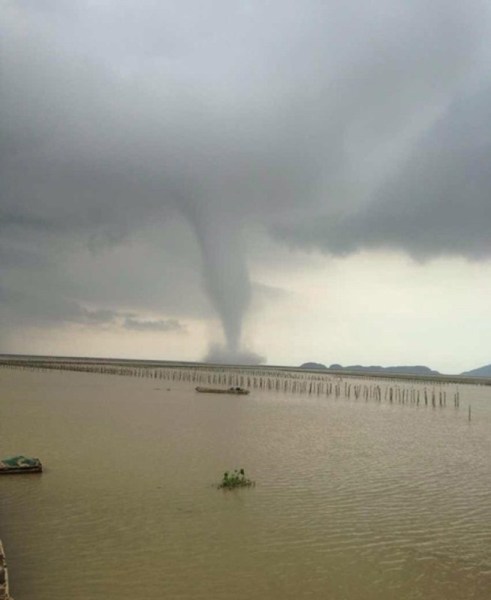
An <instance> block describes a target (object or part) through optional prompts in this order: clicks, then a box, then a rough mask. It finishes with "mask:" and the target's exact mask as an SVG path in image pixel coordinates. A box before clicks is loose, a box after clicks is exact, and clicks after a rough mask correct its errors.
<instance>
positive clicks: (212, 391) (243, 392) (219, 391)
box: [196, 386, 249, 396]
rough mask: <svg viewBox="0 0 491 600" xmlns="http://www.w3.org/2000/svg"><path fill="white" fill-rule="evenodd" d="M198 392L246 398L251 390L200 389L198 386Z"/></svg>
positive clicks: (237, 388) (230, 388)
mask: <svg viewBox="0 0 491 600" xmlns="http://www.w3.org/2000/svg"><path fill="white" fill-rule="evenodd" d="M196 391H197V392H201V393H202V394H236V395H239V396H245V395H246V394H249V390H245V389H244V388H241V387H229V388H226V389H224V388H207V387H200V386H198V387H197V388H196Z"/></svg>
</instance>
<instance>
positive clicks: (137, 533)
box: [0, 369, 491, 600]
mask: <svg viewBox="0 0 491 600" xmlns="http://www.w3.org/2000/svg"><path fill="white" fill-rule="evenodd" d="M0 386H1V395H0V435H1V437H0V454H1V455H2V456H3V455H8V454H12V453H24V454H31V455H34V456H39V457H40V458H41V459H42V460H43V462H44V464H45V467H46V470H45V472H44V473H43V474H42V475H26V476H17V477H14V476H10V477H2V478H0V537H1V538H2V539H3V542H4V545H5V549H6V552H7V556H8V560H9V567H10V577H11V588H12V589H11V591H12V594H13V596H14V597H15V599H16V600H48V599H49V600H66V599H67V598H70V599H71V600H87V599H90V600H99V599H100V600H116V599H117V600H125V599H128V600H130V599H132V600H134V599H135V598H138V599H142V600H161V599H164V598H170V599H176V600H178V599H196V600H198V599H207V600H208V599H210V600H211V599H214V600H215V599H237V600H242V599H244V600H245V599H247V600H251V599H253V600H254V599H258V600H259V599H261V600H264V599H281V600H285V599H296V600H297V599H304V598H305V599H306V598H313V599H324V598H326V599H331V600H343V599H346V600H371V599H373V600H394V599H404V600H411V599H422V600H423V599H424V600H432V599H434V600H464V599H478V600H481V599H482V600H485V599H486V600H488V599H489V598H491V388H487V387H482V386H460V398H461V400H460V408H459V409H457V408H455V407H454V406H453V405H451V406H448V405H447V406H446V407H444V408H440V407H436V408H433V407H425V406H415V405H398V404H388V403H383V402H382V403H377V402H373V401H371V400H369V401H365V400H361V399H358V400H355V399H354V398H351V399H345V398H337V399H336V398H333V397H329V398H326V397H322V396H321V397H312V396H307V395H300V394H299V395H295V394H288V393H282V392H272V391H269V392H266V391H256V390H254V391H253V393H251V395H250V396H225V395H224V396H221V395H220V396H219V395H217V396H214V395H207V394H198V393H196V392H195V391H194V389H193V384H192V383H179V384H178V383H175V382H172V381H170V382H169V381H156V380H147V379H139V378H133V377H118V376H111V375H97V374H90V373H70V372H57V371H53V372H30V371H15V370H8V369H0ZM469 403H471V404H472V420H471V421H470V422H469V420H468V410H467V408H468V404H469ZM234 467H238V468H239V467H244V468H245V469H246V473H247V474H248V475H250V476H251V477H252V478H253V479H255V480H256V487H255V488H251V489H243V490H239V491H234V492H223V491H219V490H217V489H216V488H215V487H214V486H213V484H214V483H218V482H219V480H220V478H221V475H222V473H223V471H224V470H226V469H230V468H234Z"/></svg>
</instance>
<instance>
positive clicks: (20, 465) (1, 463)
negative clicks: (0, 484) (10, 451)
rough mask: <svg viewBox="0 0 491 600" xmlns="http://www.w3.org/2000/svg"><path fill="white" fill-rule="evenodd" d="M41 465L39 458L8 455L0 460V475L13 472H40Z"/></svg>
mask: <svg viewBox="0 0 491 600" xmlns="http://www.w3.org/2000/svg"><path fill="white" fill-rule="evenodd" d="M42 470H43V465H42V464H41V461H40V460H39V458H30V457H29V456H22V455H19V456H9V457H8V458H4V459H3V460H0V475H10V474H14V473H41V472H42Z"/></svg>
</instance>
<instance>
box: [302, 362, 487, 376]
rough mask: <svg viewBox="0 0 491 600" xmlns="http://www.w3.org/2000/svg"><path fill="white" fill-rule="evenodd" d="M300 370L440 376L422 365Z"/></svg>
mask: <svg viewBox="0 0 491 600" xmlns="http://www.w3.org/2000/svg"><path fill="white" fill-rule="evenodd" d="M300 368H301V369H316V370H326V371H351V372H358V373H401V374H404V375H440V373H439V372H438V371H433V370H432V369H430V368H429V367H425V366H423V365H413V366H405V365H401V366H397V367H381V366H380V365H371V366H369V367H364V366H362V365H350V366H347V367H343V366H342V365H338V364H333V365H331V366H329V367H326V365H323V364H321V363H316V362H306V363H303V365H300ZM483 368H485V367H483ZM489 368H490V369H491V365H490V366H489Z"/></svg>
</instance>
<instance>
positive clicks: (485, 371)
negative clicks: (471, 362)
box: [461, 365, 491, 377]
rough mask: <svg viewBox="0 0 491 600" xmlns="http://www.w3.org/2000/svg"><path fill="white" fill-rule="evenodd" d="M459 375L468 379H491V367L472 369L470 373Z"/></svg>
mask: <svg viewBox="0 0 491 600" xmlns="http://www.w3.org/2000/svg"><path fill="white" fill-rule="evenodd" d="M461 374H462V375H467V376H469V377H491V365H485V366H484V367H479V368H478V369H472V371H465V372H464V373H461Z"/></svg>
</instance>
